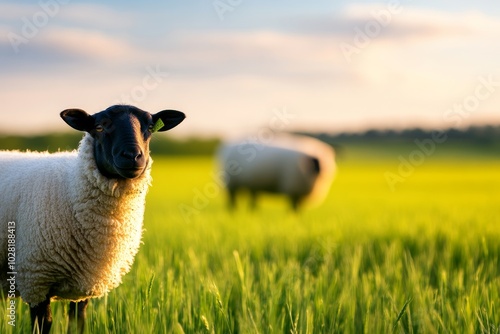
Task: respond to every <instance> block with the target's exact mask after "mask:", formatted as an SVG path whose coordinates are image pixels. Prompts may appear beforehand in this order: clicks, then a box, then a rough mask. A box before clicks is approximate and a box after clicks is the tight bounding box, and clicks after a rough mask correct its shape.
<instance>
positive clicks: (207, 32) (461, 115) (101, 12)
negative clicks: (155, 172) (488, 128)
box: [0, 0, 500, 138]
mask: <svg viewBox="0 0 500 334" xmlns="http://www.w3.org/2000/svg"><path fill="white" fill-rule="evenodd" d="M499 65H500V4H497V3H496V2H494V1H489V0H488V1H486V0H478V1H474V2H472V1H451V0H441V1H426V0H423V1H418V2H417V1H414V0H413V1H412V0H389V1H331V0H329V1H324V0H317V1H310V2H305V1H299V0H286V1H285V0H275V1H272V2H271V1H262V0H253V1H249V0H191V1H172V0H170V1H150V0H146V1H141V2H138V1H128V0H127V1H107V2H91V1H85V2H82V1H77V0H40V1H38V2H36V1H14V0H1V1H0V101H1V102H2V107H1V109H0V110H1V111H0V113H1V117H0V133H14V134H34V133H45V132H50V131H67V130H69V128H68V126H67V125H66V124H65V123H64V122H63V121H62V120H61V119H60V117H59V115H58V114H59V112H60V111H62V110H64V109H67V108H81V109H84V110H86V111H87V112H89V113H95V112H98V111H101V110H104V109H105V108H107V107H108V106H110V105H113V104H118V103H125V104H132V105H135V106H137V107H139V108H141V109H144V110H147V111H149V112H152V113H154V112H157V111H160V110H163V109H177V110H181V111H183V112H185V113H186V115H187V119H186V121H185V122H184V123H183V124H182V125H181V126H179V127H178V128H176V129H174V130H172V134H173V135H177V136H222V137H226V138H233V137H240V136H244V135H248V134H252V133H253V134H255V133H259V132H260V133H263V132H264V131H267V130H268V129H271V130H284V131H297V130H300V131H321V132H330V133H334V132H341V131H360V130H364V129H368V128H382V129H387V128H404V127H416V126H419V127H428V128H429V127H433V128H448V127H466V126H469V125H472V124H500V66H499Z"/></svg>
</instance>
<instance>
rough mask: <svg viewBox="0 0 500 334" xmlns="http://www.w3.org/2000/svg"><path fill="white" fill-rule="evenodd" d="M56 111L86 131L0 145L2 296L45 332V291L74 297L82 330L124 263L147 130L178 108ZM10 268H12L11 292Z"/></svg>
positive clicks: (167, 125) (133, 230)
mask: <svg viewBox="0 0 500 334" xmlns="http://www.w3.org/2000/svg"><path fill="white" fill-rule="evenodd" d="M61 117H62V118H63V120H64V121H65V122H66V123H67V124H68V125H70V126H71V127H72V128H74V129H76V130H79V131H85V132H86V134H85V135H84V137H83V139H82V140H81V142H80V144H79V148H78V151H74V152H61V153H54V154H49V153H36V152H25V153H22V152H17V151H15V152H11V151H3V152H0V189H1V192H0V227H1V229H2V232H1V233H0V280H1V285H2V288H3V290H4V292H5V296H7V297H9V298H12V297H14V296H21V298H22V299H23V300H24V301H25V302H27V303H28V304H29V305H30V309H31V320H32V325H33V330H35V329H36V327H38V329H39V330H40V332H42V333H48V332H49V331H50V327H51V323H52V315H51V310H50V302H51V299H67V300H70V301H72V302H71V303H70V312H69V317H70V326H71V328H73V327H76V328H77V329H78V330H79V331H83V329H84V321H85V310H86V306H87V303H88V299H89V298H92V297H99V296H102V295H103V294H105V293H107V292H108V291H110V290H111V289H113V288H115V287H116V286H118V285H119V284H120V283H121V278H122V276H123V275H124V274H125V273H127V272H128V271H129V270H130V267H131V265H132V263H133V260H134V257H135V255H136V253H137V251H138V249H139V244H140V241H141V234H142V221H143V216H144V204H145V196H146V192H147V190H148V186H149V185H150V182H151V176H150V169H151V164H152V160H151V158H150V155H149V141H150V138H151V134H152V133H153V132H155V131H165V130H169V129H171V128H173V127H175V126H177V125H178V124H179V123H180V122H182V120H183V119H184V117H185V116H184V114H183V113H181V112H179V111H175V110H163V111H160V112H158V113H156V114H150V113H148V112H146V111H143V110H140V109H138V108H136V107H133V106H125V105H118V106H112V107H109V108H108V109H106V110H104V111H102V112H99V113H96V114H94V115H89V114H87V113H86V112H85V111H83V110H80V109H67V110H64V111H63V112H61ZM9 228H10V229H9ZM7 231H9V236H7ZM14 233H15V236H13V235H12V234H14ZM13 241H15V245H14V244H13ZM8 246H15V261H12V260H13V258H12V256H13V255H14V254H13V253H12V252H10V253H9V254H8V252H7V249H8ZM11 250H12V248H11ZM8 255H9V256H11V258H10V259H9V260H10V261H11V263H9V262H8ZM14 262H15V263H14ZM11 265H12V266H13V267H11ZM10 272H17V274H15V290H16V291H15V292H14V291H12V290H13V289H12V287H11V285H10V284H8V282H7V279H8V278H10V277H11V275H14V274H10ZM8 273H9V274H8ZM77 313H78V321H77V322H75V321H74V320H75V318H76V314H77Z"/></svg>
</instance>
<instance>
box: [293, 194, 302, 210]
mask: <svg viewBox="0 0 500 334" xmlns="http://www.w3.org/2000/svg"><path fill="white" fill-rule="evenodd" d="M290 200H291V203H292V209H293V211H295V212H298V211H299V207H300V204H301V203H302V198H301V197H300V196H291V197H290Z"/></svg>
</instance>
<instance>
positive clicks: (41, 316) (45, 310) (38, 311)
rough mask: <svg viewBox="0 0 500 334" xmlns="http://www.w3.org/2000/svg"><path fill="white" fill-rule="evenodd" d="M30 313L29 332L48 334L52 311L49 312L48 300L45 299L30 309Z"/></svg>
mask: <svg viewBox="0 0 500 334" xmlns="http://www.w3.org/2000/svg"><path fill="white" fill-rule="evenodd" d="M30 313H31V326H32V328H31V332H32V333H41V334H48V333H49V332H50V327H51V326H52V311H51V310H50V298H49V297H47V298H46V299H45V300H44V301H43V302H41V303H39V304H38V305H36V306H31V307H30Z"/></svg>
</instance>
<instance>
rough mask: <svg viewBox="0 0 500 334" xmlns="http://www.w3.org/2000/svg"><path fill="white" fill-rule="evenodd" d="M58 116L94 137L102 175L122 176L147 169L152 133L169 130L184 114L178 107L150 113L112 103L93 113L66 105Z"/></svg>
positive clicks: (129, 176) (132, 174)
mask: <svg viewBox="0 0 500 334" xmlns="http://www.w3.org/2000/svg"><path fill="white" fill-rule="evenodd" d="M61 117H62V118H63V119H64V121H65V122H66V123H68V124H69V125H70V126H71V127H73V128H75V129H77V130H80V131H86V132H88V133H90V135H91V136H92V137H93V138H94V139H95V141H94V155H95V160H96V164H97V167H98V168H99V171H100V172H101V173H102V174H103V175H104V176H106V177H109V178H125V179H133V178H136V177H138V176H140V175H141V174H142V173H143V172H144V170H145V169H146V167H147V165H148V161H149V141H150V139H151V135H152V133H153V132H156V131H166V130H169V129H171V128H173V127H175V126H177V125H178V124H179V123H180V122H182V121H183V120H184V118H185V116H184V114H183V113H182V112H180V111H175V110H163V111H160V112H158V113H156V114H153V115H152V114H150V113H148V112H146V111H143V110H141V109H138V108H136V107H132V106H126V105H117V106H112V107H109V108H108V109H106V110H104V111H101V112H99V113H96V114H94V115H88V114H87V113H86V112H85V111H83V110H80V109H67V110H64V111H63V112H61Z"/></svg>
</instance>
